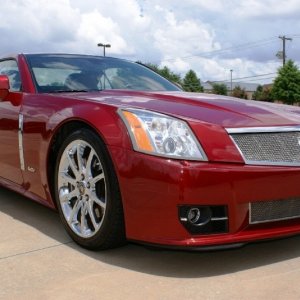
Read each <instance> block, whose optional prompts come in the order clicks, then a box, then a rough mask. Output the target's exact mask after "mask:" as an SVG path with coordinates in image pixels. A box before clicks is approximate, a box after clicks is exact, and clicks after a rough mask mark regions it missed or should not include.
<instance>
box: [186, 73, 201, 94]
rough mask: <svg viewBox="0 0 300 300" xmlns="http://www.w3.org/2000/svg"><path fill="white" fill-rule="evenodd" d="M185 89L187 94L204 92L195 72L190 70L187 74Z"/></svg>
mask: <svg viewBox="0 0 300 300" xmlns="http://www.w3.org/2000/svg"><path fill="white" fill-rule="evenodd" d="M183 89H184V90H185V91H187V92H203V86H202V85H201V81H200V79H199V78H198V77H197V74H196V72H195V71H193V70H189V71H188V72H187V73H186V74H185V77H184V79H183Z"/></svg>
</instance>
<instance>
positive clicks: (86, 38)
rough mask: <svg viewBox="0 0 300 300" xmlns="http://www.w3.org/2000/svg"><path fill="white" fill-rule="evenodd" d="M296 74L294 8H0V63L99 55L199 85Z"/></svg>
mask: <svg viewBox="0 0 300 300" xmlns="http://www.w3.org/2000/svg"><path fill="white" fill-rule="evenodd" d="M283 35H285V36H286V37H288V38H292V40H291V41H290V40H287V41H286V54H287V58H288V59H292V60H294V61H295V62H296V64H297V65H298V66H300V51H299V50H300V0H285V1H278V0H213V1H208V0H184V1H182V0H164V1H161V0H160V1H159V0H151V1H150V0H84V1H83V0H14V1H11V0H1V10H0V37H1V43H0V56H4V55H7V54H10V53H49V52H51V53H52V52H55V53H82V54H93V55H94V54H97V55H102V54H103V48H100V47H97V44H98V43H109V44H111V48H108V49H106V50H107V51H106V54H107V56H113V57H120V58H125V59H129V60H133V61H142V62H144V63H155V64H158V65H159V66H168V67H169V68H170V69H171V70H172V71H173V72H175V73H177V74H180V75H181V76H184V75H185V73H186V72H187V71H189V70H190V69H193V70H194V71H195V72H196V73H197V75H198V77H199V78H200V79H201V81H207V80H210V81H222V80H230V75H231V72H230V70H232V77H233V80H234V81H244V82H252V83H256V82H260V83H269V82H272V80H273V78H274V77H275V76H276V72H277V70H278V68H279V67H280V66H281V65H282V60H281V59H278V58H277V57H276V53H277V52H278V51H282V46H283V45H282V44H283V43H282V40H281V39H280V38H279V36H283Z"/></svg>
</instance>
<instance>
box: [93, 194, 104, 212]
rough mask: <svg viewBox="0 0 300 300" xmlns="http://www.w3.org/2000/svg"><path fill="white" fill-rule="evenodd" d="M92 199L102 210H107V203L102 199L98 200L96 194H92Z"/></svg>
mask: <svg viewBox="0 0 300 300" xmlns="http://www.w3.org/2000/svg"><path fill="white" fill-rule="evenodd" d="M90 199H91V200H92V201H93V202H95V203H96V204H98V205H99V206H100V207H101V208H103V209H105V207H106V203H105V202H103V201H102V200H101V199H100V198H98V197H97V195H96V193H92V194H91V196H90Z"/></svg>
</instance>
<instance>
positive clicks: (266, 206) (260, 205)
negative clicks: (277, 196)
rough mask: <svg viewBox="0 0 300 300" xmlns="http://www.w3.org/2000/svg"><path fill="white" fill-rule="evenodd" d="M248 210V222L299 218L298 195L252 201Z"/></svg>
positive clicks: (299, 205)
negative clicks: (272, 199)
mask: <svg viewBox="0 0 300 300" xmlns="http://www.w3.org/2000/svg"><path fill="white" fill-rule="evenodd" d="M249 212H250V213H249V223H250V224H257V223H265V222H273V221H281V220H289V219H295V218H300V197H295V198H289V199H282V200H274V201H263V202H252V203H250V204H249Z"/></svg>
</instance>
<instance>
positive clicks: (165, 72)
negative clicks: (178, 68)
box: [145, 63, 181, 85]
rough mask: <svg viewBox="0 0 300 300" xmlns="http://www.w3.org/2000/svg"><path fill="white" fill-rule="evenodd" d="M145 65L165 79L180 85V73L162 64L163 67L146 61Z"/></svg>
mask: <svg viewBox="0 0 300 300" xmlns="http://www.w3.org/2000/svg"><path fill="white" fill-rule="evenodd" d="M145 66H147V67H148V68H150V69H151V70H153V71H154V72H156V73H158V74H159V75H161V76H163V77H165V78H166V79H168V80H170V81H172V82H174V83H178V84H179V85H181V77H180V75H178V74H176V73H174V72H172V71H171V70H170V69H169V68H168V67H166V66H164V67H162V68H160V67H159V66H158V65H155V64H151V63H147V64H145Z"/></svg>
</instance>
